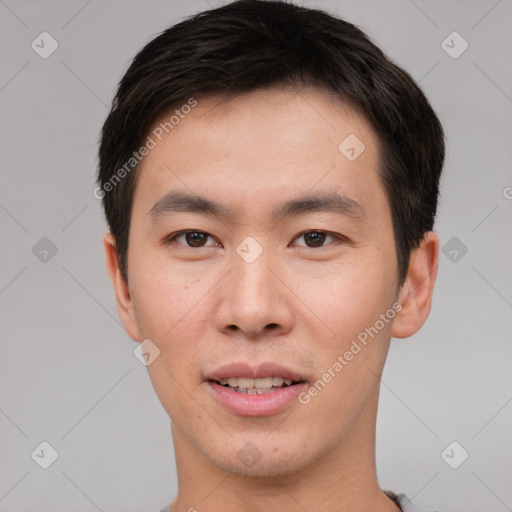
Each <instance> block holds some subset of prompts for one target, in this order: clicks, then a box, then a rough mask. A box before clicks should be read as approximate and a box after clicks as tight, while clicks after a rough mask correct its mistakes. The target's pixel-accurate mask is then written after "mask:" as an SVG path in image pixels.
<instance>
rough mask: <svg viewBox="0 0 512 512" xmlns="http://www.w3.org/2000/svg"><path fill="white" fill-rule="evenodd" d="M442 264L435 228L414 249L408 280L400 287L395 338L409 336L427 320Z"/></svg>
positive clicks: (393, 329)
mask: <svg viewBox="0 0 512 512" xmlns="http://www.w3.org/2000/svg"><path fill="white" fill-rule="evenodd" d="M438 264H439V238H438V236H437V234H436V233H435V232H433V231H429V232H428V233H426V234H425V236H424V237H423V240H422V241H421V243H420V245H419V247H417V248H416V249H415V250H414V251H412V252H411V257H410V260H409V269H408V271H407V277H406V280H405V282H404V284H403V286H402V288H401V289H400V293H399V299H398V300H399V302H400V304H401V305H402V309H401V311H400V312H399V314H398V315H397V316H396V318H395V321H394V323H393V328H392V331H391V336H392V337H394V338H407V337H409V336H412V335H413V334H414V333H415V332H417V331H418V330H419V329H420V327H421V326H422V325H423V324H424V323H425V321H426V320H427V318H428V315H429V313H430V308H431V305H432V294H433V291H434V283H435V280H436V276H437V267H438Z"/></svg>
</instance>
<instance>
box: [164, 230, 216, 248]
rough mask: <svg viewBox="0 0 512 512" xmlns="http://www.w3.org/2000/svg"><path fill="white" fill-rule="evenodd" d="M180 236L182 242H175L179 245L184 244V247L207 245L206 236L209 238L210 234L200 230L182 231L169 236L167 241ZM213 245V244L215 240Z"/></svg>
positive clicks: (175, 239) (169, 241)
mask: <svg viewBox="0 0 512 512" xmlns="http://www.w3.org/2000/svg"><path fill="white" fill-rule="evenodd" d="M180 238H182V239H183V240H184V242H183V243H182V242H177V243H178V244H179V245H185V246H186V247H208V245H207V244H206V241H207V240H208V238H211V236H210V235H209V234H208V233H203V232H202V231H182V232H181V233H176V234H175V235H172V236H171V237H169V238H168V243H171V242H174V241H177V240H179V239H180ZM209 245H212V244H209ZM213 245H215V242H214V244H213Z"/></svg>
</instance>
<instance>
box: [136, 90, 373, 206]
mask: <svg viewBox="0 0 512 512" xmlns="http://www.w3.org/2000/svg"><path fill="white" fill-rule="evenodd" d="M196 100H197V104H196V106H195V107H193V108H191V109H189V108H186V109H183V110H180V107H179V106H178V107H175V108H174V109H173V111H172V112H168V113H166V114H165V115H163V116H162V117H161V118H160V119H159V120H158V121H157V122H156V123H155V124H154V126H153V127H152V129H151V132H150V136H151V137H152V138H153V139H154V142H155V147H154V148H153V149H151V150H150V151H149V154H148V155H147V156H146V157H145V158H144V160H143V161H142V162H141V164H140V166H139V169H138V171H137V172H138V173H139V176H138V180H137V181H138V185H137V188H136V193H135V196H136V197H135V201H134V202H136V203H140V202H141V201H142V202H143V203H144V206H145V207H147V206H148V205H149V203H151V205H150V206H153V205H154V203H155V201H157V200H158V199H161V198H162V197H163V196H164V195H165V194H168V193H169V192H170V191H172V190H173V189H178V190H180V191H182V192H188V193H189V194H190V193H192V194H197V195H200V196H202V197H210V198H217V199H219V201H220V202H224V203H226V204H227V203H229V204H231V205H235V207H236V204H237V203H239V204H240V205H241V204H242V203H245V204H246V205H247V204H248V205H249V206H250V203H251V201H252V203H253V204H255V205H258V206H261V205H262V204H263V203H264V202H266V201H271V202H276V201H277V200H278V199H281V200H282V199H283V197H284V196H283V195H289V196H290V197H294V196H297V195H299V194H301V193H302V194H304V193H306V192H317V191H318V192H320V193H324V192H327V191H336V192H340V193H342V194H343V195H347V196H348V195H350V196H352V199H354V200H356V201H358V197H359V199H360V201H358V202H361V201H363V202H364V200H363V197H362V196H364V195H365V194H367V193H368V192H370V193H371V192H372V191H373V192H374V194H375V193H377V194H378V193H382V192H383V191H382V187H381V184H380V179H379V177H378V172H377V165H378V138H377V136H376V134H375V132H374V131H373V129H372V128H371V126H370V125H369V123H367V121H366V120H365V119H364V118H363V117H362V116H361V115H359V114H358V113H357V112H356V111H355V110H354V109H353V108H351V107H350V106H348V105H347V104H345V103H344V102H343V101H341V100H340V99H339V98H335V97H334V96H333V95H332V94H329V93H328V92H326V91H323V90H319V89H311V88H310V89H304V90H302V91H300V92H298V91H296V90H289V89H264V90H258V91H254V92H251V93H246V94H243V95H240V96H237V97H235V98H233V99H231V100H229V101H222V99H221V98H220V97H219V96H216V95H209V96H204V97H200V98H197V99H196ZM185 112H186V113H185ZM173 115H174V118H173V123H172V124H171V123H169V122H168V121H169V119H170V118H171V116H173ZM166 123H167V124H166ZM155 133H156V134H157V135H155ZM279 202H281V201H279ZM274 211H275V208H274Z"/></svg>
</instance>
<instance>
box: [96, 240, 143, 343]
mask: <svg viewBox="0 0 512 512" xmlns="http://www.w3.org/2000/svg"><path fill="white" fill-rule="evenodd" d="M103 248H104V249H105V260H106V265H107V271H108V274H109V276H110V281H111V282H112V286H113V288H114V294H115V298H116V304H117V313H118V314H119V318H120V319H121V322H122V323H123V325H124V327H125V329H126V331H127V332H128V335H129V336H130V337H131V338H132V339H133V340H134V341H140V337H139V332H138V327H137V322H136V319H135V314H134V309H133V302H132V297H131V295H130V290H129V288H128V284H127V283H126V281H125V280H124V277H123V276H122V274H121V270H120V269H119V255H118V252H117V247H116V242H115V238H114V236H113V235H112V234H111V233H110V232H107V233H106V234H105V235H104V236H103Z"/></svg>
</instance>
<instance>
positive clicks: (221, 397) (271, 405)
mask: <svg viewBox="0 0 512 512" xmlns="http://www.w3.org/2000/svg"><path fill="white" fill-rule="evenodd" d="M228 377H252V378H253V379H257V378H265V377H282V378H284V379H291V380H292V381H294V382H296V384H292V385H291V386H287V387H284V388H282V389H279V390H277V391H272V392H271V393H265V394H263V395H246V394H244V393H238V392H237V391H233V390H232V389H230V388H227V387H225V386H221V385H220V383H219V381H220V380H221V379H225V378H228ZM205 380H206V381H207V382H206V384H208V387H209V389H210V390H211V392H212V394H213V397H214V398H215V399H216V400H217V401H218V402H220V404H221V405H223V406H224V408H226V409H227V410H228V411H230V412H232V413H233V414H237V415H239V416H252V417H254V416H271V415H273V414H277V413H278V412H281V411H282V410H284V409H285V408H286V407H287V406H289V405H290V404H291V403H292V402H293V401H294V400H296V399H297V397H298V395H299V394H300V393H301V392H302V391H304V390H305V389H306V387H307V385H308V384H307V381H306V378H305V377H304V375H302V374H300V373H299V372H298V371H295V370H293V369H291V368H287V367H285V366H283V365H280V364H279V363H275V362H264V363H261V364H259V365H257V366H254V365H251V364H249V363H246V362H234V363H229V364H225V365H223V366H221V367H220V368H218V369H217V370H214V371H213V372H211V373H209V374H208V375H207V376H206V377H205Z"/></svg>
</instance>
